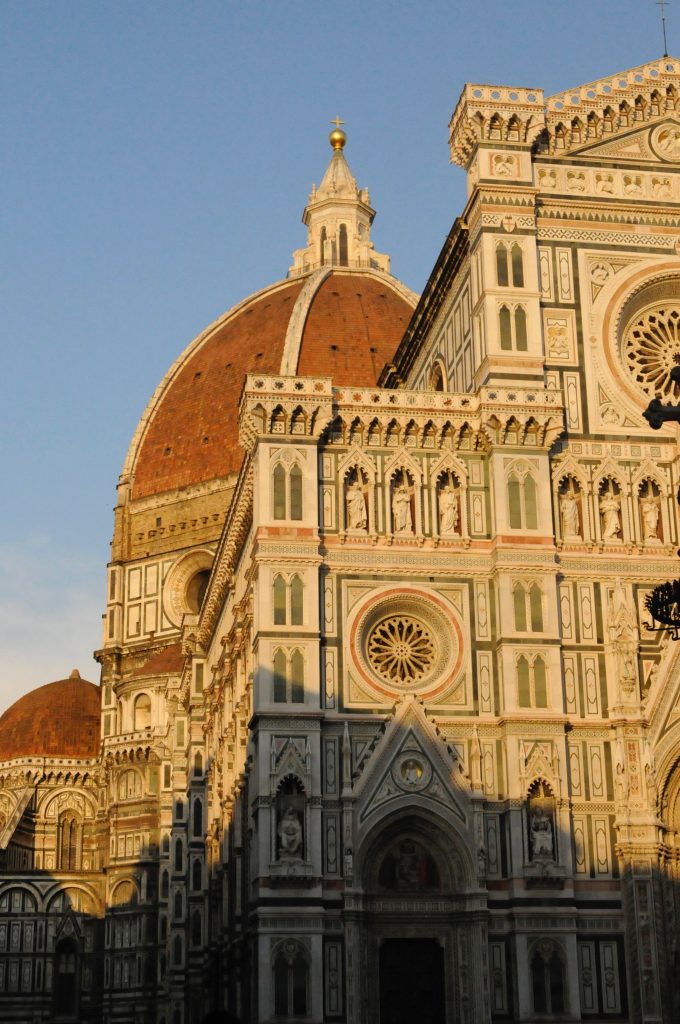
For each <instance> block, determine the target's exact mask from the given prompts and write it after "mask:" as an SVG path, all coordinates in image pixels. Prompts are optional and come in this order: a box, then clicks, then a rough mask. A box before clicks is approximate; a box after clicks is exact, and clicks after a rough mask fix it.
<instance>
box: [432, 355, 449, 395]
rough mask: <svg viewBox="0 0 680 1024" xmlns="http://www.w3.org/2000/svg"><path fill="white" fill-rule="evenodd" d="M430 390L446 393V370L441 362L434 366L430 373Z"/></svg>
mask: <svg viewBox="0 0 680 1024" xmlns="http://www.w3.org/2000/svg"><path fill="white" fill-rule="evenodd" d="M430 390H431V391H446V381H445V379H444V370H443V369H442V364H441V363H440V362H439V360H437V362H436V363H433V364H432V370H431V371H430Z"/></svg>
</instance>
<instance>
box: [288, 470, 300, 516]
mask: <svg viewBox="0 0 680 1024" xmlns="http://www.w3.org/2000/svg"><path fill="white" fill-rule="evenodd" d="M290 518H291V519H302V470H301V469H300V467H299V466H298V465H295V466H293V467H292V469H291V471H290Z"/></svg>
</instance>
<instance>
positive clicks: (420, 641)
mask: <svg viewBox="0 0 680 1024" xmlns="http://www.w3.org/2000/svg"><path fill="white" fill-rule="evenodd" d="M367 648H368V650H367V653H368V660H369V662H370V664H371V667H372V668H373V670H374V671H375V672H376V673H377V675H379V676H380V677H381V678H382V679H384V680H385V682H387V683H396V684H403V683H417V682H418V681H419V680H420V679H422V678H423V677H424V676H426V675H427V674H428V673H429V672H430V670H431V668H432V666H433V664H434V660H435V644H434V639H433V636H432V633H431V632H430V630H429V629H428V628H427V626H426V625H425V624H424V623H423V622H419V621H418V620H417V619H414V618H411V616H407V615H390V616H389V617H388V618H386V619H382V620H381V621H380V622H378V623H377V624H376V625H375V626H374V627H373V629H372V630H371V633H370V635H369V637H368V643H367Z"/></svg>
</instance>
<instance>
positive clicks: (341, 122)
mask: <svg viewBox="0 0 680 1024" xmlns="http://www.w3.org/2000/svg"><path fill="white" fill-rule="evenodd" d="M663 2H664V3H666V2H667V0H663ZM344 123H345V122H344V121H341V120H340V118H339V117H337V115H336V117H335V120H334V121H331V124H334V125H335V127H336V128H339V127H340V125H341V124H344Z"/></svg>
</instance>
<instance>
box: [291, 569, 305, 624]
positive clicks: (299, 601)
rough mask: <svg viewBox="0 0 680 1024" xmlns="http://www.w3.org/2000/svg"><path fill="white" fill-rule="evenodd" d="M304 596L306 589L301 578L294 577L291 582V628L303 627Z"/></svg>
mask: <svg viewBox="0 0 680 1024" xmlns="http://www.w3.org/2000/svg"><path fill="white" fill-rule="evenodd" d="M303 595H304V587H303V585H302V580H301V579H300V577H299V576H297V575H296V576H293V578H292V580H291V581H290V623H291V626H301V625H302V619H303Z"/></svg>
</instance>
